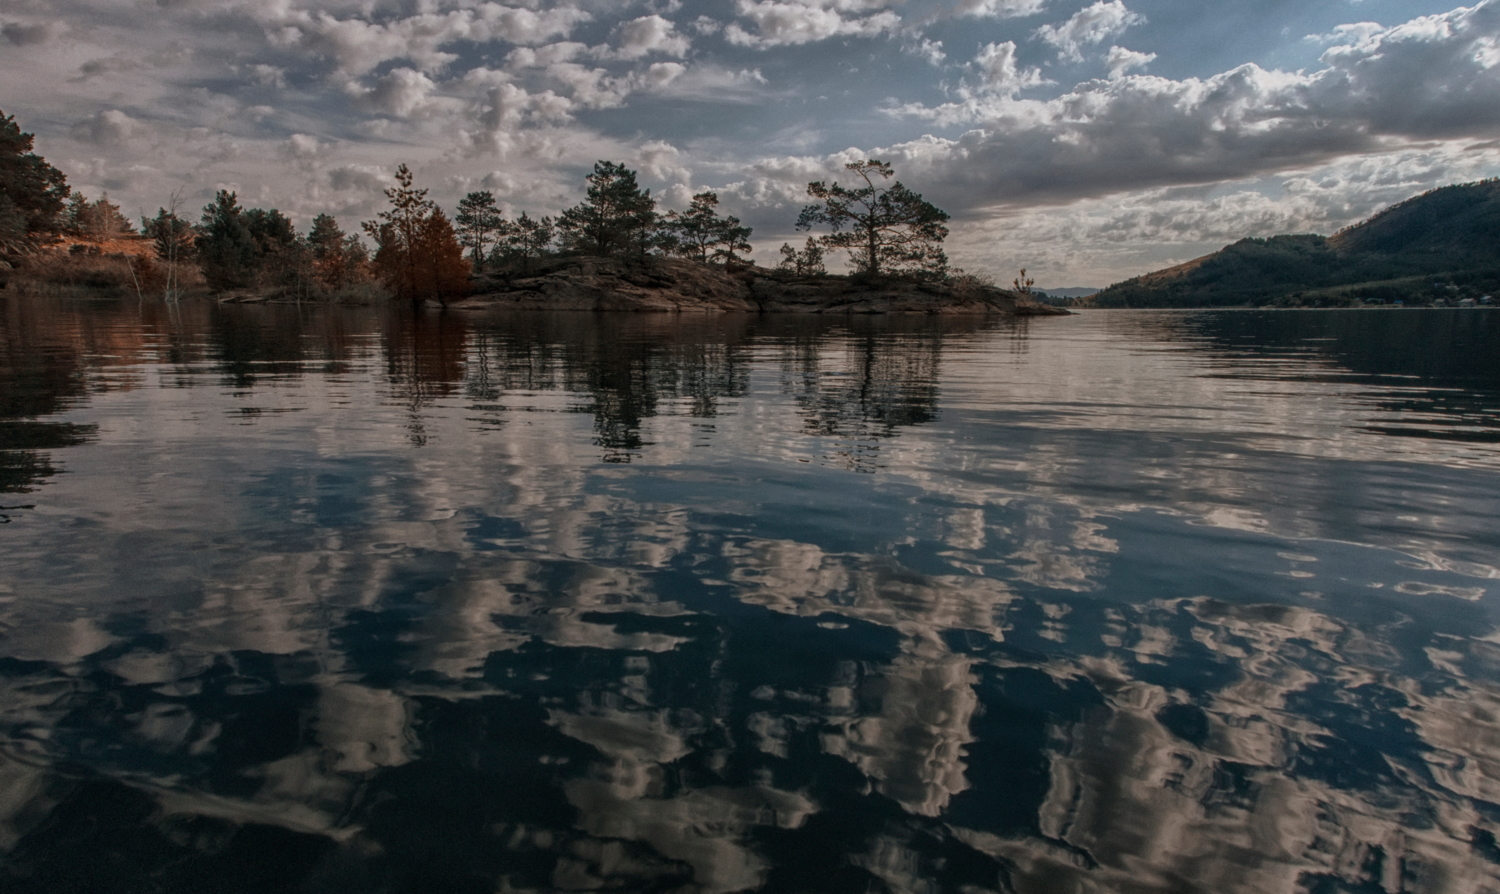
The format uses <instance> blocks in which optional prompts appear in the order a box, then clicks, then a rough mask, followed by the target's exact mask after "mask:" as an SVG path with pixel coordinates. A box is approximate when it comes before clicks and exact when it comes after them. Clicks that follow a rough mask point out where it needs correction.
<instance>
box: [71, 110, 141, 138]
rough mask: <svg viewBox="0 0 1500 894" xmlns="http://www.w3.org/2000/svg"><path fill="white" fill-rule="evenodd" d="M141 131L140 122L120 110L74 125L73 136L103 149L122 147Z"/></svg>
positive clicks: (105, 111)
mask: <svg viewBox="0 0 1500 894" xmlns="http://www.w3.org/2000/svg"><path fill="white" fill-rule="evenodd" d="M139 129H140V122H139V121H137V120H136V119H134V118H132V117H130V116H129V115H127V114H125V113H124V112H122V111H120V110H119V109H105V110H103V111H101V112H97V113H95V114H94V115H92V116H91V117H89V118H87V119H85V120H83V121H80V122H78V123H77V124H75V125H73V136H74V138H76V139H79V140H82V141H84V142H87V143H93V144H94V145H96V146H102V147H117V146H121V145H123V144H124V143H126V142H127V141H129V140H130V138H131V137H133V136H134V135H135V134H136V132H137V131H138V130H139Z"/></svg>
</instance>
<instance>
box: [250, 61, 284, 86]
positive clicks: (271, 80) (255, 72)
mask: <svg viewBox="0 0 1500 894" xmlns="http://www.w3.org/2000/svg"><path fill="white" fill-rule="evenodd" d="M250 77H251V78H252V79H253V80H254V81H255V83H257V84H260V85H261V86H263V87H275V88H276V89H278V90H281V89H284V88H285V87H286V69H283V68H278V67H277V66H275V65H251V66H250Z"/></svg>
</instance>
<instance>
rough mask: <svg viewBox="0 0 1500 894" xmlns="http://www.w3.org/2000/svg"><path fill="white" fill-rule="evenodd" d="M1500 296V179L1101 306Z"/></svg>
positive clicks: (1259, 249) (1231, 260)
mask: <svg viewBox="0 0 1500 894" xmlns="http://www.w3.org/2000/svg"><path fill="white" fill-rule="evenodd" d="M1493 291H1500V179H1495V180H1484V181H1480V182H1478V183H1465V184H1460V185H1456V186H1445V187H1442V188H1440V189H1435V190H1432V191H1431V192H1427V193H1424V194H1422V195H1420V196H1417V197H1415V198H1412V199H1408V200H1407V201H1405V202H1401V203H1400V204H1397V205H1393V206H1391V207H1389V208H1387V209H1385V210H1384V211H1381V212H1380V213H1379V214H1376V215H1375V216H1374V217H1372V218H1370V219H1369V220H1367V221H1365V222H1363V223H1360V224H1358V225H1356V226H1353V227H1349V228H1348V229H1345V230H1342V231H1340V232H1338V233H1336V234H1334V235H1333V236H1329V237H1325V236H1318V235H1294V236H1272V237H1270V238H1268V239H1241V240H1240V241H1239V242H1236V243H1234V244H1233V245H1229V246H1226V247H1225V248H1224V249H1222V250H1220V251H1217V252H1214V253H1213V254H1211V255H1207V256H1205V257H1202V258H1198V259H1196V260H1193V261H1189V262H1188V263H1186V264H1182V265H1179V266H1176V267H1169V268H1167V269H1165V270H1158V271H1155V272H1153V273H1148V274H1145V275H1144V276H1138V277H1136V278H1134V279H1129V280H1126V281H1125V282H1122V283H1116V284H1115V285H1112V286H1110V287H1109V288H1107V289H1105V290H1103V291H1101V292H1099V293H1098V294H1097V295H1096V296H1094V302H1093V303H1094V304H1095V306H1098V307H1226V306H1242V305H1251V306H1263V305H1268V304H1271V305H1290V306H1341V305H1349V304H1354V303H1359V302H1392V301H1404V302H1406V303H1430V302H1432V301H1435V300H1441V301H1453V300H1458V299H1461V298H1463V297H1479V296H1480V295H1483V294H1486V293H1489V292H1493Z"/></svg>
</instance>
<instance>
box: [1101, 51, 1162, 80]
mask: <svg viewBox="0 0 1500 894" xmlns="http://www.w3.org/2000/svg"><path fill="white" fill-rule="evenodd" d="M1155 59H1156V54H1155V53H1137V52H1136V51H1135V50H1127V49H1125V48H1124V47H1110V48H1109V52H1108V53H1106V54H1105V55H1104V65H1105V67H1107V68H1108V69H1109V76H1110V79H1111V80H1115V79H1119V78H1122V77H1124V76H1125V72H1127V71H1129V70H1131V69H1132V68H1145V67H1146V66H1147V65H1150V64H1151V63H1152V62H1153V61H1155Z"/></svg>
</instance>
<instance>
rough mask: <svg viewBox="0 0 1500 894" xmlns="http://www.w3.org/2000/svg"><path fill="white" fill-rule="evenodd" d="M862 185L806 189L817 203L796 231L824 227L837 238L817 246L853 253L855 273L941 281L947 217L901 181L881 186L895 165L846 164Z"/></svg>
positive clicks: (815, 185) (818, 183) (872, 162)
mask: <svg viewBox="0 0 1500 894" xmlns="http://www.w3.org/2000/svg"><path fill="white" fill-rule="evenodd" d="M844 167H845V168H846V169H847V170H849V171H851V172H853V173H854V174H855V175H856V176H857V177H859V178H860V180H862V181H864V185H863V186H857V187H855V188H853V189H847V188H845V187H843V186H840V185H839V184H837V183H835V184H833V185H831V186H830V185H828V184H826V183H824V182H822V181H821V180H819V181H816V182H813V183H809V184H807V194H808V195H810V196H812V197H813V198H815V199H817V200H818V202H819V204H815V205H808V206H807V207H805V208H803V209H802V214H801V215H800V216H799V217H798V218H797V229H799V230H806V229H810V228H811V227H813V226H815V225H817V224H826V225H827V226H828V227H829V228H831V229H832V230H833V234H832V235H829V236H823V237H821V238H820V239H819V240H818V241H819V242H820V243H821V244H822V245H823V247H824V248H843V249H847V250H848V252H849V260H850V261H851V263H852V264H853V266H854V269H855V270H856V271H857V272H859V273H860V274H863V275H865V276H871V277H876V276H880V275H882V274H909V275H915V276H918V277H921V278H935V277H941V276H942V275H943V271H944V270H945V269H946V268H947V266H948V258H947V256H946V255H944V254H943V250H942V242H943V240H944V239H946V238H947V237H948V228H947V227H946V226H944V223H946V222H947V220H948V214H947V212H945V211H942V210H940V209H939V208H937V207H936V206H934V205H932V204H931V203H929V202H927V201H924V200H923V198H922V197H921V196H920V195H918V194H917V193H914V192H912V191H911V190H909V189H907V188H906V187H905V186H902V185H901V183H900V181H897V182H896V183H894V184H892V185H891V186H885V185H882V184H881V183H879V182H878V181H877V179H876V178H879V179H880V180H889V179H890V178H891V177H893V176H895V171H893V170H892V169H891V166H890V165H888V164H886V163H885V162H883V161H877V160H875V159H873V158H872V159H869V160H868V161H855V162H850V163H849V164H846V165H844Z"/></svg>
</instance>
